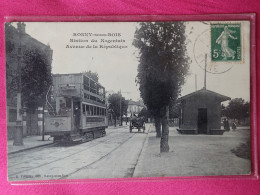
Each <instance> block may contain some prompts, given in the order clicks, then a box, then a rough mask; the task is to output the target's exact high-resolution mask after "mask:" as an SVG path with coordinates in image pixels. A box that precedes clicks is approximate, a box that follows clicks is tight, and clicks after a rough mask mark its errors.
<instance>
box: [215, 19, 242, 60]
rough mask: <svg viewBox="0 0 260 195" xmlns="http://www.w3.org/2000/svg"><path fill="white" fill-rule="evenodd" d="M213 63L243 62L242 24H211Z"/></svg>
mask: <svg viewBox="0 0 260 195" xmlns="http://www.w3.org/2000/svg"><path fill="white" fill-rule="evenodd" d="M210 26H211V27H210V28H211V61H212V62H221V61H222V62H223V61H226V62H232V61H235V62H237V61H241V60H242V55H241V50H242V48H241V23H211V25H210Z"/></svg>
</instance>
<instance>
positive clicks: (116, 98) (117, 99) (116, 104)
mask: <svg viewBox="0 0 260 195" xmlns="http://www.w3.org/2000/svg"><path fill="white" fill-rule="evenodd" d="M108 103H109V107H108V108H109V110H110V111H111V114H112V116H113V118H114V120H115V126H116V118H118V117H121V124H122V116H123V115H126V114H127V108H128V101H127V100H125V98H124V97H122V95H121V94H119V93H113V94H112V95H110V96H109V97H108ZM120 103H121V108H120ZM120 111H121V112H120Z"/></svg>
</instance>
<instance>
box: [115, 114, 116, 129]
mask: <svg viewBox="0 0 260 195" xmlns="http://www.w3.org/2000/svg"><path fill="white" fill-rule="evenodd" d="M115 127H116V116H115Z"/></svg>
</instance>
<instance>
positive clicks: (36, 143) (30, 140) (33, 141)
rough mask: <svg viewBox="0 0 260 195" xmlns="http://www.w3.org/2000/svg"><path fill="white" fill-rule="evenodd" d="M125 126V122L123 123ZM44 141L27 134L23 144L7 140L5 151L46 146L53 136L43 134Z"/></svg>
mask: <svg viewBox="0 0 260 195" xmlns="http://www.w3.org/2000/svg"><path fill="white" fill-rule="evenodd" d="M123 126H125V123H124V124H123ZM120 127H122V126H119V125H117V126H116V127H114V126H109V127H108V129H115V128H120ZM44 138H45V139H44V141H42V136H41V135H40V136H39V135H36V136H35V135H33V136H27V137H24V138H23V145H22V146H14V145H13V142H14V141H13V140H7V152H8V154H14V153H17V152H22V151H26V150H30V149H34V148H38V147H44V146H48V145H50V144H52V143H53V138H52V137H50V136H49V135H45V136H44Z"/></svg>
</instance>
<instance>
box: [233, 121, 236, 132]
mask: <svg viewBox="0 0 260 195" xmlns="http://www.w3.org/2000/svg"><path fill="white" fill-rule="evenodd" d="M236 128H237V126H236V123H235V122H233V123H232V130H233V131H234V130H236Z"/></svg>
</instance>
